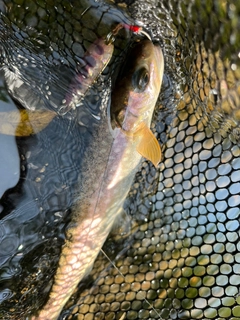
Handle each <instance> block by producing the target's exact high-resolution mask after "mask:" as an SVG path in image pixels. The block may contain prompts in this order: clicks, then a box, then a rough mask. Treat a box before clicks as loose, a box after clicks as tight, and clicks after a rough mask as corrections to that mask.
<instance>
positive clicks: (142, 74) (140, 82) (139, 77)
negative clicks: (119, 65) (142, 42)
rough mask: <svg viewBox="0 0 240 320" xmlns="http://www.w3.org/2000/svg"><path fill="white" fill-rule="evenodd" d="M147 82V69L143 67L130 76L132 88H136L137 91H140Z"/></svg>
mask: <svg viewBox="0 0 240 320" xmlns="http://www.w3.org/2000/svg"><path fill="white" fill-rule="evenodd" d="M148 83H149V72H148V70H147V69H146V68H145V67H143V68H141V69H138V70H137V71H135V72H134V74H133V77H132V84H133V87H134V89H137V91H139V92H142V91H144V90H145V89H146V86H147V85H148Z"/></svg>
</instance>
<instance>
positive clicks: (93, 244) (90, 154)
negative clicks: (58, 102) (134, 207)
mask: <svg viewBox="0 0 240 320" xmlns="http://www.w3.org/2000/svg"><path fill="white" fill-rule="evenodd" d="M128 59H129V63H128V64H127V68H128V69H126V72H125V75H124V77H125V80H126V81H127V82H128V84H129V87H127V86H126V87H125V90H127V93H125V94H124V97H125V99H127V100H126V101H127V103H125V104H123V105H122V109H123V110H124V115H123V116H124V117H123V119H120V118H121V117H120V113H121V114H122V112H121V110H122V109H121V103H123V102H122V93H121V90H119V87H118V81H117V82H116V86H115V89H114V90H113V96H114V95H116V96H117V98H116V99H117V101H118V100H119V103H120V105H118V104H113V105H112V106H111V103H109V104H108V108H106V109H104V111H103V116H102V117H101V119H100V120H99V125H98V127H95V130H94V131H93V133H92V135H93V139H92V140H91V143H89V145H88V148H87V149H86V152H85V154H84V158H83V160H82V165H83V168H84V170H83V172H82V175H81V179H80V180H79V194H78V199H77V201H76V203H75V205H74V206H73V208H72V216H71V221H70V223H69V225H68V226H67V228H66V231H65V235H66V238H65V243H64V245H63V246H62V249H61V255H60V259H59V263H58V267H57V270H56V273H55V276H54V279H53V285H52V288H51V290H50V294H49V297H48V299H47V301H46V303H45V305H44V306H43V308H42V309H41V310H40V311H39V312H38V314H37V315H32V316H31V317H30V319H31V320H56V319H57V318H58V316H59V314H60V313H61V310H62V308H63V307H64V305H65V303H66V302H67V301H68V299H69V298H70V296H71V295H72V294H73V292H74V290H75V289H76V287H77V285H78V283H79V282H80V281H81V280H82V279H83V278H84V277H86V276H87V275H88V274H89V272H90V271H91V268H92V266H93V263H94V261H95V259H96V257H97V255H98V253H99V252H100V250H101V248H102V246H103V243H104V242H105V240H106V238H107V236H108V234H109V233H110V231H111V229H112V227H113V225H114V224H115V223H116V221H117V218H118V217H119V215H120V214H121V211H122V207H123V203H124V200H125V199H126V196H127V194H128V192H129V190H130V187H131V185H132V183H133V179H134V176H135V174H136V172H137V169H138V167H139V164H140V161H141V158H142V154H141V153H144V154H151V151H150V150H148V149H149V148H151V146H152V142H150V143H149V144H148V143H147V140H148V139H149V127H150V123H151V119H152V114H153V111H154V108H155V104H156V102H157V98H158V96H159V92H160V88H161V83H162V77H163V70H164V59H163V54H162V50H161V48H160V46H158V45H154V44H153V43H152V42H151V41H150V40H142V41H139V42H137V43H136V45H135V46H134V47H133V49H131V53H130V55H129V57H128ZM146 74H147V75H148V77H146ZM119 83H121V80H119ZM116 103H117V102H116ZM111 113H113V114H114V116H113V117H112V120H111V121H109V117H110V116H111ZM116 122H117V125H116ZM145 133H146V136H144V134H145ZM151 139H152V136H151ZM139 140H140V141H141V142H139ZM142 143H143V144H144V146H143V147H140V146H141V144H142ZM139 145H140V146H139ZM142 149H144V150H143V151H142ZM149 158H150V160H151V161H152V159H154V160H153V161H154V162H155V164H156V162H157V161H159V159H160V154H158V156H157V157H155V156H154V157H152V156H149ZM155 158H156V159H155Z"/></svg>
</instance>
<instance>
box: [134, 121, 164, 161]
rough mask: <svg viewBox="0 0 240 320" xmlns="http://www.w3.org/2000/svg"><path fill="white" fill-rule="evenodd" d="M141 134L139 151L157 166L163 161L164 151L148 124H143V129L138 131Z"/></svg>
mask: <svg viewBox="0 0 240 320" xmlns="http://www.w3.org/2000/svg"><path fill="white" fill-rule="evenodd" d="M139 135H140V141H139V144H138V146H137V152H138V153H140V154H141V155H142V156H143V157H144V158H146V159H147V160H149V161H151V162H152V163H153V165H154V166H155V167H157V165H158V164H159V162H160V161H161V157H162V152H161V148H160V145H159V143H158V141H157V139H156V137H155V136H154V134H153V133H152V131H151V130H150V129H149V128H148V127H147V125H146V124H144V125H142V126H141V129H140V130H139V131H138V136H139Z"/></svg>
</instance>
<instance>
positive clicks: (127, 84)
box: [111, 39, 164, 133]
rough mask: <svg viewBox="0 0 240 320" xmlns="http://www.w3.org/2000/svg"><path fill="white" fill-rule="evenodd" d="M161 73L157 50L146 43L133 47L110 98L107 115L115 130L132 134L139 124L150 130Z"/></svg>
mask: <svg viewBox="0 0 240 320" xmlns="http://www.w3.org/2000/svg"><path fill="white" fill-rule="evenodd" d="M163 70H164V59H163V54H162V50H161V48H160V46H158V45H154V44H153V42H152V41H150V40H148V39H146V40H142V41H139V42H137V43H135V44H134V46H133V48H132V49H131V52H130V54H129V56H128V58H127V63H126V65H125V68H124V71H123V74H122V75H121V78H120V80H119V81H117V82H116V89H115V90H114V91H115V92H117V93H116V94H115V92H114V93H113V96H112V106H111V109H112V111H111V115H112V119H113V120H114V121H115V123H116V124H117V126H120V127H121V128H122V129H123V130H124V131H126V132H128V133H134V132H136V131H137V130H138V129H139V128H140V127H142V123H144V124H145V125H147V126H148V127H149V126H150V122H151V119H152V114H153V110H154V107H155V104H156V102H157V98H158V95H159V92H160V88H161V83H162V77H163Z"/></svg>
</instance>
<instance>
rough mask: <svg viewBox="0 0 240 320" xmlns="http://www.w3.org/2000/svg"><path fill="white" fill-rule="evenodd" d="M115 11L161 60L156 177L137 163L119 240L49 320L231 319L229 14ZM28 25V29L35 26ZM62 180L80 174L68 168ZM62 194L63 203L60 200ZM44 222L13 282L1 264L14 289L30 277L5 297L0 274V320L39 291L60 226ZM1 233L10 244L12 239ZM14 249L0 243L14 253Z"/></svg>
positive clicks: (233, 220) (234, 273)
mask: <svg viewBox="0 0 240 320" xmlns="http://www.w3.org/2000/svg"><path fill="white" fill-rule="evenodd" d="M47 2H48V1H46V3H47ZM60 2H61V1H59V3H60ZM80 2H82V3H83V2H84V1H80ZM9 3H11V2H9ZM16 3H18V2H17V1H16ZM41 3H42V2H41ZM49 3H50V2H49ZM63 3H64V2H63ZM87 3H88V1H86V6H87ZM126 3H128V10H129V13H130V16H131V17H132V18H133V19H135V20H140V21H142V22H143V23H144V24H145V26H146V28H147V29H148V30H149V32H152V35H153V38H154V39H155V40H156V41H160V43H161V45H162V47H163V50H164V56H165V64H166V66H165V75H164V81H163V87H162V93H161V95H160V98H159V103H158V106H157V108H156V109H157V110H156V113H155V116H154V119H153V124H152V130H153V131H154V132H155V133H156V134H157V137H158V139H159V141H160V143H161V145H162V149H163V155H164V159H163V161H162V163H161V164H160V166H159V169H157V170H156V169H155V168H154V167H153V166H152V165H151V164H149V163H148V162H143V163H142V167H141V170H140V171H139V172H138V174H137V175H136V179H135V182H134V184H133V186H132V188H131V191H130V194H129V197H128V198H127V200H126V202H125V210H126V213H127V218H126V217H125V218H126V220H127V221H130V222H128V223H127V227H126V229H124V232H123V234H122V235H121V236H120V235H119V234H118V231H117V232H116V231H113V233H112V234H111V235H110V237H109V239H108V240H107V242H106V243H105V245H104V248H103V252H101V253H100V254H99V257H98V259H97V260H96V262H95V264H94V267H93V270H92V272H91V274H90V276H89V277H88V278H87V279H86V280H85V281H83V282H82V283H80V284H79V287H78V290H77V291H76V292H75V294H74V296H73V297H72V299H70V301H69V302H68V303H67V305H66V306H65V308H64V310H63V312H62V314H61V316H60V317H59V319H78V320H80V319H86V320H90V319H107V320H110V319H231V320H237V319H240V291H239V287H240V243H239V236H240V232H239V231H240V221H239V213H240V209H239V208H240V147H239V120H240V100H239V94H240V68H239V66H240V59H239V57H240V53H239V52H240V51H239V48H240V33H239V30H240V25H239V23H240V4H239V3H238V2H237V1H220V0H219V1H217V0H215V1H214V0H211V1H200V0H199V1H198V0H196V1H194V0H192V1H187V0H181V1H173V0H171V1H150V0H147V1H146V0H145V1H141V0H140V1H137V2H135V3H132V4H131V2H130V3H129V2H127V1H126ZM84 4H85V2H84ZM38 5H39V6H40V1H39V3H38V2H36V4H35V6H36V10H38V11H39V12H40V11H41V10H42V9H41V10H40V9H37V7H38ZM102 5H103V4H101V2H99V8H103V9H102V10H103V11H104V10H106V7H104V6H103V7H101V6H102ZM76 7H77V4H76ZM111 10H113V9H111ZM114 10H116V12H118V11H117V9H114ZM112 12H113V11H111V13H112ZM60 17H61V14H60ZM29 19H30V20H29V22H27V24H28V23H34V18H33V17H32V18H31V16H30V18H29ZM68 27H69V26H68ZM69 28H70V27H69ZM39 30H41V27H39V29H37V31H38V32H39ZM86 32H87V31H86ZM83 37H84V36H83ZM61 43H62V42H61ZM64 47H65V45H64ZM65 121H67V120H65ZM67 128H69V126H68V125H67ZM53 131H54V132H55V129H53ZM70 131H71V130H70ZM69 139H70V140H71V138H69ZM40 140H41V139H40ZM46 141H48V140H46ZM46 141H45V140H43V142H44V143H46ZM68 143H69V142H68V140H66V146H69V145H68ZM44 148H45V147H44ZM44 148H43V147H42V149H43V150H44ZM80 149H81V145H80V143H79V150H80ZM24 150H25V149H24ZM36 150H37V149H36ZM75 150H76V154H77V151H78V149H77V148H76V149H75ZM64 154H65V156H66V155H68V154H69V152H65V153H64ZM74 154H75V153H74ZM71 156H73V155H71ZM76 157H77V156H76ZM66 159H69V157H67V156H66ZM58 161H59V159H58ZM58 161H57V162H58ZM62 161H63V160H62ZM63 162H64V161H63ZM69 168H70V171H72V170H71V167H69ZM73 168H75V167H73ZM63 171H64V170H63ZM70 171H68V172H69V173H68V174H70ZM73 171H74V172H76V174H79V173H78V169H77V168H75V169H74V170H73ZM53 177H54V174H53ZM61 179H63V178H62V176H61ZM70 180H71V181H72V182H74V181H75V180H76V178H73V177H71V179H70ZM61 181H62V180H61ZM63 181H64V183H65V182H66V181H69V178H66V177H64V180H63ZM64 183H62V184H64ZM72 184H73V183H72ZM72 192H73V193H74V191H72ZM65 196H66V197H70V196H69V193H67V192H66V195H65ZM50 198H51V197H50ZM60 199H64V198H63V196H61V197H58V200H56V202H54V201H53V202H51V201H49V202H47V203H49V207H51V205H53V204H54V203H57V207H56V209H55V212H57V210H61V208H62V207H64V205H66V203H67V204H68V203H69V204H71V200H68V201H69V202H67V200H66V199H65V200H63V202H61V201H60ZM5 201H6V203H7V199H6V200H5ZM67 207H68V205H66V209H67ZM45 211H46V212H48V211H49V209H48V208H47V209H45ZM45 211H44V212H45ZM48 215H49V216H51V214H50V213H49V214H48ZM48 215H47V213H45V216H44V217H45V218H42V222H43V223H44V221H48V224H49V226H50V227H51V226H52V229H51V230H52V231H51V232H52V234H49V233H50V229H48V230H47V231H46V230H43V229H41V232H42V234H44V235H46V234H47V236H48V238H49V239H53V238H54V239H58V240H56V241H55V242H54V241H53V242H49V243H47V245H45V246H43V245H42V247H41V250H39V251H37V252H36V250H35V251H33V252H32V251H31V252H30V253H31V254H30V257H33V258H32V259H33V260H31V259H29V260H30V261H28V260H27V258H25V260H24V263H25V264H26V265H25V264H22V265H21V270H20V271H19V272H17V270H16V269H14V267H13V266H14V264H13V265H12V264H10V267H11V268H12V269H11V268H10V267H9V265H8V267H6V265H4V264H3V265H4V268H5V269H4V268H3V269H2V270H3V271H5V272H6V270H8V278H9V279H10V278H11V276H10V275H9V270H12V274H14V275H15V277H17V279H19V278H21V277H22V275H25V274H26V273H27V275H28V276H29V278H28V280H29V279H30V278H31V276H32V281H30V282H28V283H25V282H24V284H21V286H20V285H19V290H20V291H19V292H16V291H17V289H16V288H15V287H14V286H13V285H12V283H10V284H9V283H8V282H7V281H6V278H7V277H6V273H4V272H2V274H3V275H4V276H5V280H4V281H2V283H1V284H0V288H1V287H2V290H1V293H0V297H1V300H2V301H3V303H2V310H3V311H2V314H3V319H25V318H26V314H27V313H28V312H31V311H32V310H36V309H38V308H40V307H41V304H42V303H43V302H42V301H43V297H42V295H47V294H48V292H49V289H50V288H49V286H48V282H49V281H50V279H51V276H52V274H53V272H54V271H53V270H54V268H55V267H56V261H55V265H54V257H55V260H57V255H58V254H59V250H60V249H57V248H60V246H61V244H62V241H60V240H61V237H62V235H61V232H62V228H63V227H62V225H61V221H62V220H61V219H60V218H59V220H57V219H55V220H54V219H52V220H51V218H49V217H47V216H48ZM20 216H21V215H20ZM39 216H41V215H39ZM18 219H19V218H18ZM19 221H20V220H19ZM16 223H17V222H16ZM26 223H27V219H26ZM56 224H57V225H56ZM30 225H31V224H30ZM3 227H4V224H3ZM3 227H2V228H3ZM6 228H7V227H5V230H6ZM59 229H60V231H59ZM1 230H2V229H0V231H1ZM10 230H14V231H15V234H13V233H12V234H11V237H15V238H16V239H19V232H20V231H18V229H17V228H16V227H12V229H11V228H10ZM16 230H17V231H16ZM26 230H27V229H26ZM54 230H55V231H54ZM37 231H38V232H39V230H38V229H34V228H33V235H35V237H34V241H38V242H39V243H40V242H41V241H40V239H38V240H36V239H37V238H36V234H37ZM41 232H40V234H41ZM54 232H55V233H54ZM2 234H3V236H2V241H3V242H2V243H4V241H8V240H9V238H8V237H5V238H4V234H6V231H4V229H3V232H2ZM27 234H28V233H27V231H26V237H27ZM38 234H39V233H38ZM0 235H1V233H0ZM51 237H52V238H51ZM16 239H15V240H14V241H13V240H12V241H9V242H8V243H15V244H16V242H17V241H18V240H16ZM22 241H23V240H22ZM17 243H18V244H20V243H19V242H17ZM1 246H2V248H8V251H7V253H6V254H5V255H4V256H7V257H9V256H11V254H12V252H14V250H15V249H12V250H10V249H9V245H5V246H3V244H1ZM50 248H51V249H50ZM51 250H52V251H51ZM28 253H29V252H28ZM105 254H107V256H108V257H109V258H110V260H111V262H110V261H109V260H108V258H107V257H106V256H105ZM39 257H40V258H39ZM44 257H45V259H44ZM19 259H20V258H19ZM51 259H52V261H53V262H52V263H51V262H49V261H50V260H51ZM11 261H16V256H15V260H14V259H13V258H11ZM31 261H34V263H33V265H34V266H33V267H29V266H31ZM53 265H54V266H53ZM26 266H27V267H26ZM17 267H18V264H17ZM6 268H8V269H6ZM24 268H25V269H26V270H27V271H26V270H25V271H24ZM39 270H40V271H41V272H43V274H46V275H47V278H46V279H44V280H43V278H42V277H43V276H42V277H41V272H39ZM50 270H51V271H50ZM24 272H25V273H24ZM44 272H45V273H44ZM9 281H10V280H9ZM38 281H39V282H38ZM29 283H31V286H30V285H29ZM11 296H12V298H11Z"/></svg>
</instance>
